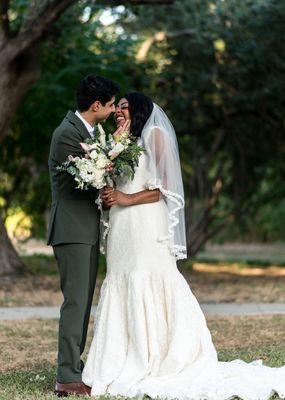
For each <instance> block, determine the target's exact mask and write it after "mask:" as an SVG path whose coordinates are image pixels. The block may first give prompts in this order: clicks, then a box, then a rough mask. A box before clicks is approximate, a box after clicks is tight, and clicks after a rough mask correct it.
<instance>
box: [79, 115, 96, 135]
mask: <svg viewBox="0 0 285 400" xmlns="http://www.w3.org/2000/svg"><path fill="white" fill-rule="evenodd" d="M75 115H76V116H77V117H78V118H79V119H81V121H82V122H83V124H84V125H85V126H86V129H87V131H88V133H89V135H90V136H91V137H94V127H93V126H92V125H90V124H89V122H87V121H86V120H85V119H84V118H83V117H82V115H81V114H80V112H79V111H78V110H76V111H75Z"/></svg>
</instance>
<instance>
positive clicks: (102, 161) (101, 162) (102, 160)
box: [96, 153, 110, 168]
mask: <svg viewBox="0 0 285 400" xmlns="http://www.w3.org/2000/svg"><path fill="white" fill-rule="evenodd" d="M109 163H110V161H109V160H108V158H107V157H106V156H105V154H102V153H100V154H98V158H97V162H96V165H97V167H98V168H105V167H106V165H108V164H109Z"/></svg>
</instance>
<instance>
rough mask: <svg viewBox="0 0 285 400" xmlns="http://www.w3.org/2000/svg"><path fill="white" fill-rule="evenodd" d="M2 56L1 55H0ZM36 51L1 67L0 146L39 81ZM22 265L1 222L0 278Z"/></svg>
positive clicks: (21, 269)
mask: <svg viewBox="0 0 285 400" xmlns="http://www.w3.org/2000/svg"><path fill="white" fill-rule="evenodd" d="M0 54H1V52H0ZM39 71H40V70H39V64H38V61H37V48H33V51H32V52H31V51H27V52H25V53H23V54H21V55H19V56H18V57H17V58H16V59H15V60H13V61H12V62H11V63H9V64H8V65H5V63H3V64H2V65H1V66H0V93H2V96H0V143H1V142H2V141H3V140H4V138H5V137H6V136H7V134H8V131H9V127H10V125H11V122H12V119H13V116H14V115H15V112H16V110H17V107H18V106H19V104H20V102H21V100H22V98H23V97H24V95H25V94H26V93H27V91H28V90H29V89H30V87H31V86H32V84H33V83H34V82H35V81H36V80H37V79H38V77H39ZM0 215H1V213H0ZM24 270H25V265H24V263H23V262H22V260H21V259H20V257H19V256H18V254H17V252H16V250H15V249H14V247H13V244H12V243H11V241H10V239H9V237H8V235H7V231H6V228H5V225H4V223H3V221H2V220H1V219H0V276H1V275H7V274H15V273H23V272H24Z"/></svg>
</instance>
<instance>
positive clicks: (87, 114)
mask: <svg viewBox="0 0 285 400" xmlns="http://www.w3.org/2000/svg"><path fill="white" fill-rule="evenodd" d="M79 113H80V115H81V116H82V117H83V118H84V119H85V121H87V122H88V124H90V125H91V126H94V125H95V124H96V122H97V121H96V117H94V113H92V112H90V111H79Z"/></svg>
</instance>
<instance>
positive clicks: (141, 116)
mask: <svg viewBox="0 0 285 400" xmlns="http://www.w3.org/2000/svg"><path fill="white" fill-rule="evenodd" d="M124 97H125V99H127V100H128V103H129V113H130V117H131V126H130V132H131V133H132V136H135V137H140V136H141V133H142V130H143V127H144V126H145V124H146V121H147V120H148V119H149V117H150V115H151V113H152V110H153V101H152V100H151V98H150V97H148V96H146V95H145V94H143V93H138V92H131V93H127V94H125V96H124Z"/></svg>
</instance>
